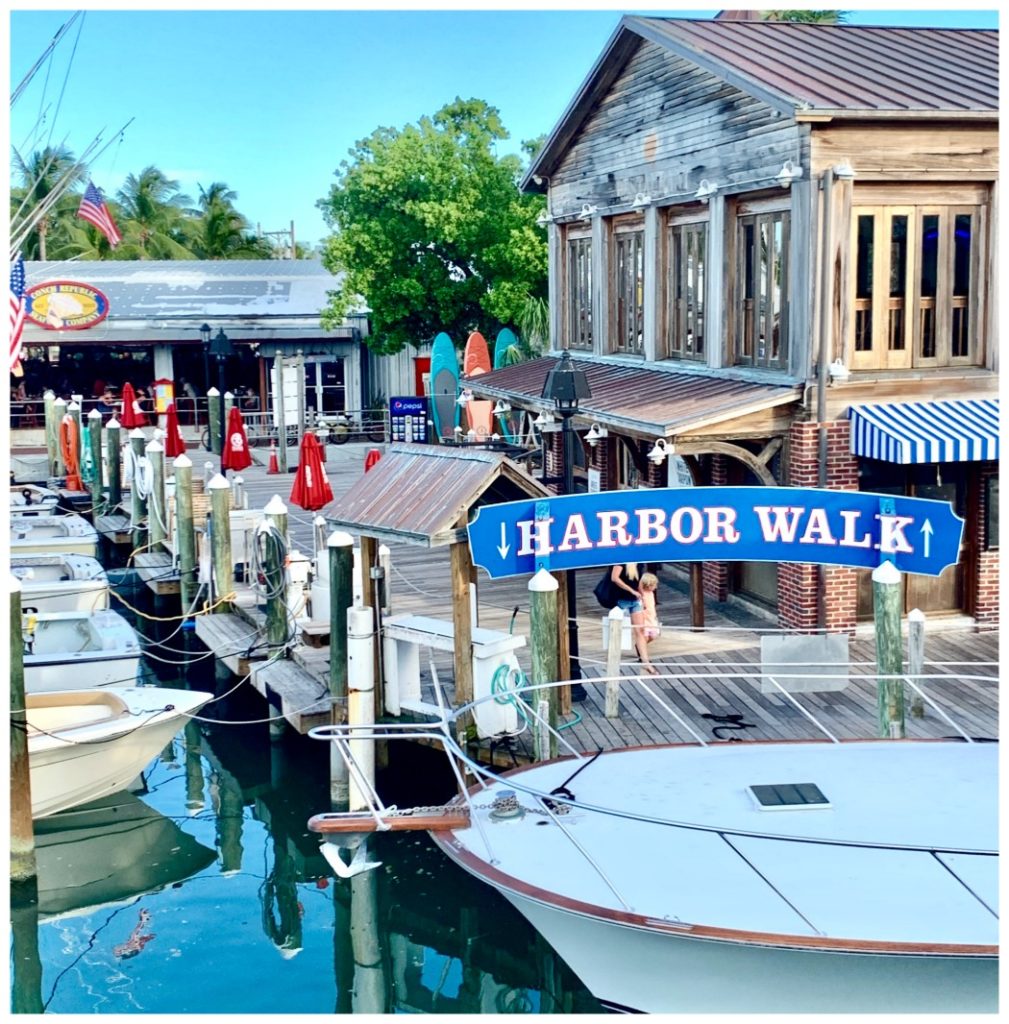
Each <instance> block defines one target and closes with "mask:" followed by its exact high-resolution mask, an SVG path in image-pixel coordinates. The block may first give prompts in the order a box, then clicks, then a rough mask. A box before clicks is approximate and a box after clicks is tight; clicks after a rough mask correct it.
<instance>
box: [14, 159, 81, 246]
mask: <svg viewBox="0 0 1009 1024" xmlns="http://www.w3.org/2000/svg"><path fill="white" fill-rule="evenodd" d="M14 168H15V171H16V172H17V174H18V176H19V178H20V183H19V186H18V187H16V188H14V189H11V237H12V238H15V237H17V236H18V235H19V234H20V233H21V231H20V230H19V229H21V228H23V227H24V226H25V225H27V224H29V223H31V220H32V219H33V218H34V217H38V219H37V221H36V222H35V224H34V225H33V227H32V228H31V230H30V231H29V232H28V234H27V236H26V237H25V239H24V241H23V242H22V245H21V250H22V253H23V254H24V256H25V257H26V258H28V259H39V260H46V259H48V258H49V256H50V252H49V250H50V248H51V246H50V245H49V244H48V242H49V239H50V237H53V238H54V240H55V241H65V239H66V236H67V235H68V234H69V230H70V225H72V224H73V219H74V217H75V216H76V214H77V207H78V206H79V205H80V195H79V194H77V195H75V194H73V193H72V192H70V191H69V190H70V188H71V187H72V186H74V185H77V184H80V183H81V182H82V181H83V180H84V175H85V167H84V165H83V164H80V163H78V161H77V159H76V158H75V157H74V155H73V153H71V152H70V150H69V149H67V148H66V147H65V146H59V147H55V148H53V147H50V146H46V147H45V148H43V149H40V150H38V151H36V152H35V153H32V154H31V156H30V157H29V158H28V159H27V160H24V159H22V157H21V156H20V155H19V154H15V156H14ZM43 209H45V212H44V213H41V215H40V216H39V211H40V210H43Z"/></svg>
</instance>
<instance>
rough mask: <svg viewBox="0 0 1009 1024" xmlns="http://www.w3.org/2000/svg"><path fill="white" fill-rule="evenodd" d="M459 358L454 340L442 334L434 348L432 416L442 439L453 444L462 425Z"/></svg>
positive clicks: (435, 342)
mask: <svg viewBox="0 0 1009 1024" xmlns="http://www.w3.org/2000/svg"><path fill="white" fill-rule="evenodd" d="M458 397H459V356H458V355H457V354H456V350H455V345H453V344H452V339H451V338H450V337H449V336H448V335H447V334H446V333H445V332H444V331H441V332H440V333H439V334H438V335H437V337H436V338H435V339H434V345H433V346H432V348H431V415H432V417H433V419H434V429H435V433H436V434H437V435H438V437H440V438H442V439H443V440H452V439H453V438H454V437H455V428H456V425H457V424H458V422H459V420H458V416H459V405H458V403H457V402H456V399H457V398H458Z"/></svg>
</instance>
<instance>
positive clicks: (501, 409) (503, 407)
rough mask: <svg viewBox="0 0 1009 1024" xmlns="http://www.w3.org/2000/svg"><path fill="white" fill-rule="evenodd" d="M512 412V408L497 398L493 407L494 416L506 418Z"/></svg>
mask: <svg viewBox="0 0 1009 1024" xmlns="http://www.w3.org/2000/svg"><path fill="white" fill-rule="evenodd" d="M511 411H512V407H511V406H510V405H509V404H508V403H507V402H506V401H505V400H504V399H502V398H499V399H498V400H497V402H496V404H495V405H494V415H495V416H507V415H508V413H510V412H511Z"/></svg>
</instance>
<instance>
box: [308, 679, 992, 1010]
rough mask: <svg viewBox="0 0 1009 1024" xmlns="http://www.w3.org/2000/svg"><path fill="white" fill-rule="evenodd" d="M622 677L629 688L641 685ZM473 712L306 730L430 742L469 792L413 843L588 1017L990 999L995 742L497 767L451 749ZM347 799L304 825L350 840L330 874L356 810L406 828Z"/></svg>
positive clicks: (961, 739)
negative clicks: (565, 972) (587, 998)
mask: <svg viewBox="0 0 1009 1024" xmlns="http://www.w3.org/2000/svg"><path fill="white" fill-rule="evenodd" d="M680 678H681V677H676V676H674V677H673V680H672V681H673V683H674V685H675V684H676V681H677V680H678V679H680ZM682 678H688V676H687V675H684V676H683V677H682ZM623 682H624V683H625V684H627V685H630V683H631V680H628V679H626V678H625V679H624V680H623ZM637 682H638V683H639V684H641V688H642V689H644V690H645V692H647V693H652V692H653V691H651V690H650V689H646V687H647V686H649V685H656V684H655V680H654V679H650V683H649V684H645V683H644V681H643V680H642V679H641V678H639V679H638V680H637ZM546 685H548V684H543V685H542V686H541V687H539V688H537V689H538V690H540V691H541V690H542V689H543V686H546ZM549 685H554V686H556V685H559V684H556V683H554V684H549ZM516 692H517V691H516ZM540 695H541V694H540ZM497 696H500V695H497ZM489 699H496V698H495V697H494V696H492V697H491V698H489ZM474 703H475V702H474ZM532 705H533V702H530V703H529V704H528V705H527V708H528V710H529V713H530V714H531V709H532ZM473 706H474V705H473V704H470V705H466V706H464V707H463V708H457V709H455V710H454V711H452V712H449V711H447V710H446V711H444V712H443V721H442V722H440V723H438V724H437V725H432V724H430V723H428V724H427V725H424V724H420V723H412V724H402V725H386V724H380V725H375V726H370V727H366V728H362V727H360V726H358V727H353V726H346V725H342V726H341V725H334V726H321V727H318V728H315V729H312V730H311V731H310V735H311V736H313V737H314V738H318V739H328V740H330V742H335V743H336V744H337V746H338V748H339V749H340V751H341V754H342V755H343V756H344V757H345V758H348V759H349V762H351V763H352V762H353V760H354V756H353V747H354V745H355V743H357V744H360V743H361V741H362V740H365V739H372V740H374V739H381V738H385V739H388V738H404V737H408V736H412V737H414V738H425V739H428V740H432V739H440V742H441V743H442V745H443V746H444V747H445V749H446V751H447V752H448V754H449V755H450V760H451V761H452V763H453V766H454V768H455V771H456V777H457V778H458V779H459V780H460V784H462V780H463V779H464V777H465V775H466V774H467V773H468V774H469V777H470V782H468V783H466V788H465V789H462V790H461V791H460V794H459V795H458V796H457V797H456V798H455V799H454V800H453V801H450V802H449V803H448V804H447V805H445V807H444V808H443V811H444V820H443V821H441V822H438V821H437V820H436V819H437V817H438V815H437V814H436V813H435V812H436V811H437V810H438V808H430V807H427V808H422V809H418V811H420V810H422V811H423V812H424V816H425V819H426V820H427V822H428V824H427V825H426V827H427V828H428V829H429V831H430V833H431V836H432V839H433V840H434V842H435V843H436V844H437V845H438V846H439V847H440V848H441V850H442V851H444V853H445V854H446V855H447V856H448V857H449V858H450V859H451V860H453V861H454V862H455V863H456V864H458V865H459V866H460V867H462V868H463V869H464V870H466V871H468V872H469V873H470V874H472V875H473V876H475V877H476V878H478V879H480V880H482V881H483V882H485V883H487V884H488V885H490V886H492V887H493V888H495V889H496V890H497V891H498V892H499V893H501V894H502V895H503V896H504V897H505V898H506V899H507V900H508V901H509V902H511V903H512V904H513V905H514V906H515V907H516V908H517V909H518V910H519V911H520V912H521V913H522V914H523V915H524V916H525V917H526V918H527V919H528V920H529V921H530V923H531V924H532V925H533V926H534V927H535V928H536V929H537V930H538V931H539V932H540V934H541V935H542V936H543V937H544V939H545V940H546V941H547V942H549V943H550V945H551V946H552V947H553V948H554V949H555V950H556V952H557V953H558V954H559V955H560V956H561V957H562V958H563V959H564V960H565V961H566V962H567V964H568V965H569V966H570V967H571V968H572V970H574V972H575V973H576V974H577V975H578V976H579V977H580V978H581V980H582V981H583V982H584V984H585V985H586V987H587V988H588V989H589V990H590V991H591V992H592V994H593V995H594V996H595V997H596V998H597V999H598V1000H599V1002H600V1003H601V1004H603V1005H604V1006H606V1007H607V1008H609V1009H611V1010H615V1011H622V1012H647V1013H714V1012H718V1013H776V1014H780V1013H795V1012H802V1013H840V1012H847V1013H852V1012H874V1013H896V1012H904V1013H906V1012H951V1013H952V1012H995V1011H996V1010H997V1007H998V924H999V922H998V902H999V901H998V861H999V855H998V793H997V783H998V745H997V743H994V742H982V741H979V740H977V739H976V738H974V737H971V736H970V735H968V734H967V733H966V732H964V731H960V734H959V735H956V736H952V737H946V738H927V739H924V738H923V739H838V738H837V737H835V736H833V735H832V734H830V732H829V730H823V732H825V733H826V735H827V738H826V739H822V738H816V739H810V740H799V739H791V740H780V739H779V740H763V739H761V740H743V741H733V740H732V739H729V738H728V737H726V738H724V739H715V740H711V739H705V738H704V737H702V736H700V735H699V734H695V742H687V743H680V742H677V743H668V744H664V745H654V746H638V747H630V748H619V749H613V750H605V751H603V750H599V751H596V752H595V753H593V754H583V753H580V752H578V751H577V750H575V749H574V748H572V749H571V752H570V753H568V754H565V756H559V757H554V758H551V759H545V760H542V761H540V762H535V763H532V764H529V765H525V766H522V767H517V768H515V769H513V770H511V771H507V772H504V773H502V774H497V773H496V772H495V771H494V770H493V769H492V768H490V767H488V766H487V765H485V764H481V763H479V762H477V761H476V760H474V759H473V758H472V757H471V756H470V755H469V754H468V753H467V752H466V751H464V750H463V749H462V748H461V747H460V746H459V744H458V743H457V741H456V739H455V736H456V732H455V730H456V728H457V726H458V724H459V722H458V718H459V716H460V715H462V714H468V713H470V712H471V711H472V708H473ZM656 713H661V712H660V711H659V708H658V707H657V708H656ZM945 721H949V722H952V719H948V718H944V722H945ZM814 724H815V720H814ZM355 729H356V731H355ZM957 729H959V727H957ZM688 731H690V732H692V731H693V730H688ZM556 735H558V736H559V735H560V734H556ZM718 735H719V734H718V733H715V736H718ZM353 777H354V775H353V774H352V778H353ZM474 779H475V780H476V781H475V782H473V780H474ZM471 782H472V783H473V784H472V785H471V784H470V783H471ZM364 799H365V800H366V802H367V805H368V806H367V807H366V809H365V810H359V811H355V812H352V813H344V814H340V813H325V814H320V815H316V816H315V817H313V818H312V819H310V821H309V828H310V830H312V831H315V832H318V833H321V834H323V835H324V836H325V837H326V839H327V842H328V844H329V845H330V846H331V847H332V848H331V849H330V850H328V851H327V850H326V845H327V843H324V846H323V852H324V853H325V854H327V860H328V861H329V862H330V863H331V864H334V861H336V860H337V858H338V857H339V850H340V847H341V846H343V847H344V848H346V847H347V845H348V841H350V840H353V842H354V843H359V844H360V845H359V846H357V848H356V849H355V850H354V856H353V859H352V860H351V861H350V863H349V864H348V863H346V862H345V861H343V860H342V859H341V860H339V861H338V862H337V863H335V864H334V868H335V870H336V871H337V873H339V874H342V875H348V874H353V873H356V872H358V871H361V870H367V869H369V868H370V867H371V863H370V862H369V861H368V858H367V853H366V852H365V847H366V843H367V836H366V835H361V833H364V832H366V827H365V826H364V825H362V824H361V823H360V822H359V821H355V818H362V817H366V816H368V815H371V816H372V817H373V818H374V819H375V822H376V827H377V828H378V829H383V830H384V829H389V828H400V827H411V826H409V825H401V824H400V823H399V819H400V818H402V817H404V816H406V817H409V809H402V808H390V809H386V808H384V807H383V806H381V801H380V800H379V799H378V797H377V795H375V794H371V795H366V796H365V798H364ZM452 812H454V813H452ZM462 812H465V813H462ZM346 832H354V833H355V834H354V835H353V836H347V835H340V834H339V833H346ZM330 833H336V835H329V834H330Z"/></svg>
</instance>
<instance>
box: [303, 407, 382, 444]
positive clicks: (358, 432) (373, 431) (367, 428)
mask: <svg viewBox="0 0 1009 1024" xmlns="http://www.w3.org/2000/svg"><path fill="white" fill-rule="evenodd" d="M318 426H320V427H322V428H324V429H326V430H328V434H327V435H326V440H327V441H329V443H330V444H346V443H347V442H348V441H350V440H357V441H364V440H368V441H372V442H374V443H375V444H381V443H382V442H383V441H385V436H386V429H385V417H384V416H383V415H382V414H381V413H375V414H368V413H365V414H364V415H362V416H360V417H358V416H355V415H347V414H346V413H337V414H336V415H335V416H330V417H320V418H319V423H318Z"/></svg>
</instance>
